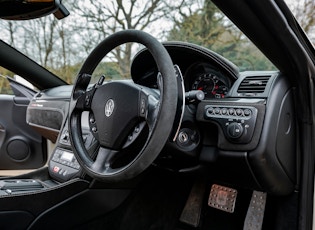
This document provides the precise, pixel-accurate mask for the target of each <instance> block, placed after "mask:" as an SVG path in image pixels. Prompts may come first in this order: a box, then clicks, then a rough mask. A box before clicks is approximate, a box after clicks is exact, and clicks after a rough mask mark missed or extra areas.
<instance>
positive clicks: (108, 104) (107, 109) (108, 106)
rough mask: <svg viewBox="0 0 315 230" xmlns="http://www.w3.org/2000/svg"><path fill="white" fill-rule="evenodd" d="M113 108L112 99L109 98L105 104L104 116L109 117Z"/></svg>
mask: <svg viewBox="0 0 315 230" xmlns="http://www.w3.org/2000/svg"><path fill="white" fill-rule="evenodd" d="M114 108H115V103H114V101H113V99H109V100H108V101H107V102H106V104H105V115H106V117H110V115H112V113H113V111H114Z"/></svg>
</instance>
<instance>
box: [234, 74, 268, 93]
mask: <svg viewBox="0 0 315 230" xmlns="http://www.w3.org/2000/svg"><path fill="white" fill-rule="evenodd" d="M269 79H270V76H249V77H245V78H244V80H243V81H242V82H241V84H240V86H239V87H238V89H237V92H238V93H263V92H264V91H265V89H266V86H267V83H268V80H269Z"/></svg>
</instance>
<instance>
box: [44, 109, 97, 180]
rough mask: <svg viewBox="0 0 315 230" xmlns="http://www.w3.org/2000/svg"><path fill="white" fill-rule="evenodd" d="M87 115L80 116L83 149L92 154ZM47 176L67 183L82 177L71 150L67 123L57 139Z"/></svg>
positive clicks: (91, 136)
mask: <svg viewBox="0 0 315 230" xmlns="http://www.w3.org/2000/svg"><path fill="white" fill-rule="evenodd" d="M87 119H88V114H87V113H83V114H82V133H83V141H84V144H85V147H86V148H87V149H88V150H90V151H92V152H93V148H92V146H93V143H94V137H93V135H92V134H91V133H90V130H89V126H88V124H87V122H86V120H87ZM48 166H49V174H50V176H51V177H52V178H54V179H55V180H57V181H59V182H64V181H68V180H70V179H72V178H75V177H80V176H83V171H82V170H81V167H80V165H79V163H78V161H77V159H76V157H75V155H74V153H73V151H72V149H71V144H70V138H69V131H68V122H65V124H64V126H63V128H62V131H61V135H60V137H59V139H58V144H57V147H56V148H55V149H54V151H53V153H52V156H51V158H50V161H49V163H48Z"/></svg>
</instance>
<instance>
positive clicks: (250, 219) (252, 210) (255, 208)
mask: <svg viewBox="0 0 315 230" xmlns="http://www.w3.org/2000/svg"><path fill="white" fill-rule="evenodd" d="M266 200H267V193H264V192H259V191H253V194H252V198H251V201H250V204H249V207H248V210H247V214H246V218H245V222H244V228H243V230H261V229H262V224H263V220H264V213H265V206H266Z"/></svg>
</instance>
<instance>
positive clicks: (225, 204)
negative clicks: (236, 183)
mask: <svg viewBox="0 0 315 230" xmlns="http://www.w3.org/2000/svg"><path fill="white" fill-rule="evenodd" d="M236 197H237V190H235V189H232V188H228V187H224V186H221V185H217V184H214V185H212V187H211V191H210V195H209V199H208V205H209V206H210V207H213V208H216V209H220V210H222V211H225V212H229V213H233V212H234V208H235V201H236Z"/></svg>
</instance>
